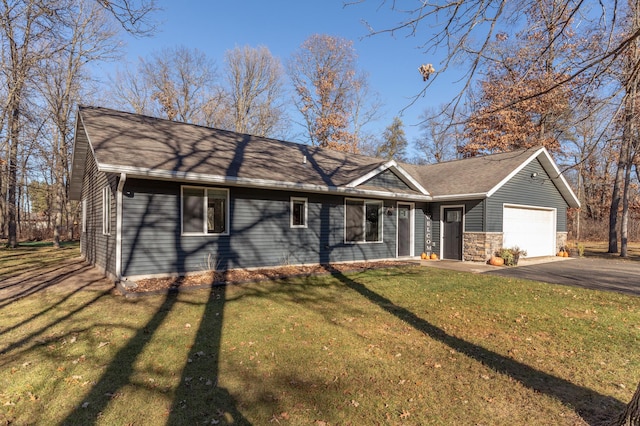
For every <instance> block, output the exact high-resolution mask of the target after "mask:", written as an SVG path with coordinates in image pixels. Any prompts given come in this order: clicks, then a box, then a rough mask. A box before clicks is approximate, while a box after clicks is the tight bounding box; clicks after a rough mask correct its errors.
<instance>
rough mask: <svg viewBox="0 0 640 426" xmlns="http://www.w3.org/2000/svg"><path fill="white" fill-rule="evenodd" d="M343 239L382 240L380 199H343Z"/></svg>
mask: <svg viewBox="0 0 640 426" xmlns="http://www.w3.org/2000/svg"><path fill="white" fill-rule="evenodd" d="M345 241H346V242H348V243H364V242H367V243H369V242H380V241H382V201H367V200H353V199H346V200H345Z"/></svg>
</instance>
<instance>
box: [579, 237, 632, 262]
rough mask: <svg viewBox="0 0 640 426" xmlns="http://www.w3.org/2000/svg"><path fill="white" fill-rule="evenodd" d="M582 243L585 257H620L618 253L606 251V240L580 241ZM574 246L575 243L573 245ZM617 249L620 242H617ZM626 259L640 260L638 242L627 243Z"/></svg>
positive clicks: (607, 247) (607, 245)
mask: <svg viewBox="0 0 640 426" xmlns="http://www.w3.org/2000/svg"><path fill="white" fill-rule="evenodd" d="M582 244H583V245H584V253H585V256H587V257H600V258H606V259H609V258H611V259H616V258H620V253H619V252H618V253H607V250H608V249H609V243H608V242H607V241H590V242H584V243H582ZM573 246H574V247H575V244H574V245H573ZM618 249H620V243H619V242H618ZM627 255H628V256H627V259H628V260H634V261H640V242H629V243H628V244H627Z"/></svg>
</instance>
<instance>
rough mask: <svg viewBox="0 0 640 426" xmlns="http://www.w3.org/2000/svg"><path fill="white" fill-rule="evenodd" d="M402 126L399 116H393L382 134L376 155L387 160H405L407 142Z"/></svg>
mask: <svg viewBox="0 0 640 426" xmlns="http://www.w3.org/2000/svg"><path fill="white" fill-rule="evenodd" d="M403 126H404V125H403V123H402V120H401V119H400V118H399V117H394V118H393V122H392V123H391V124H390V125H389V127H387V128H386V129H385V130H384V133H383V134H382V138H383V139H382V143H381V144H380V145H379V146H378V149H377V150H376V156H378V157H381V158H386V159H388V160H396V161H406V157H407V152H406V151H407V145H408V144H407V137H406V135H405V133H404V129H403V128H402V127H403Z"/></svg>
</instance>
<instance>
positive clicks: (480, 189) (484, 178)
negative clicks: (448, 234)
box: [402, 147, 540, 197]
mask: <svg viewBox="0 0 640 426" xmlns="http://www.w3.org/2000/svg"><path fill="white" fill-rule="evenodd" d="M539 149H540V148H539V147H537V148H529V149H520V150H517V151H511V152H503V153H499V154H491V155H485V156H482V157H472V158H466V159H463V160H455V161H446V162H443V163H436V164H429V165H424V166H417V165H412V164H402V168H403V169H405V170H407V171H408V172H409V173H410V174H411V175H412V176H414V178H415V179H416V180H418V181H419V182H420V183H421V184H422V185H423V186H424V187H425V188H427V190H428V191H429V193H430V194H431V195H432V196H434V197H438V196H452V195H462V194H486V193H487V192H489V191H491V190H492V189H493V188H494V187H495V186H496V185H498V184H499V183H500V182H502V180H504V179H505V178H506V177H507V176H509V175H510V174H511V173H512V172H513V171H514V170H516V169H517V168H518V167H520V166H521V165H522V163H524V162H525V161H526V160H528V159H529V158H530V157H531V155H533V154H534V153H535V152H536V151H538V150H539Z"/></svg>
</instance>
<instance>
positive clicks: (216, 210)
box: [182, 186, 229, 234]
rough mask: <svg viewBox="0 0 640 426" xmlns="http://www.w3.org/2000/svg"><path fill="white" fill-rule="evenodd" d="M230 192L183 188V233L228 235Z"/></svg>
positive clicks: (225, 190)
mask: <svg viewBox="0 0 640 426" xmlns="http://www.w3.org/2000/svg"><path fill="white" fill-rule="evenodd" d="M228 200H229V191H228V190H227V189H211V188H197V187H189V186H183V187H182V233H183V234H227V233H228V231H227V226H228V223H227V217H228V212H227V209H228V205H229V203H228Z"/></svg>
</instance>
